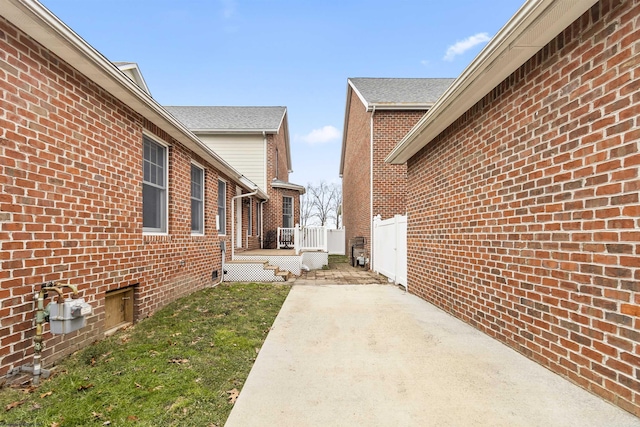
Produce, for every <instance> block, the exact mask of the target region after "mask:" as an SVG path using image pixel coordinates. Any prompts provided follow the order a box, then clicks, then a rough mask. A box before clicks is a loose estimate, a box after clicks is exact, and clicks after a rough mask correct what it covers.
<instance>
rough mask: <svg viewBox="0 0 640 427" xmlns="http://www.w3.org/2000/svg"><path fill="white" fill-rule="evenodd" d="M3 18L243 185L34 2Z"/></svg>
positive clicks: (12, 2) (6, 7) (15, 2)
mask: <svg viewBox="0 0 640 427" xmlns="http://www.w3.org/2000/svg"><path fill="white" fill-rule="evenodd" d="M2 15H3V16H4V17H5V18H6V19H7V20H8V21H9V22H11V23H12V24H13V25H15V26H16V27H18V28H20V29H21V30H22V31H24V32H25V33H26V34H28V35H29V36H30V37H32V38H33V39H34V40H36V41H37V42H38V43H40V44H41V45H42V46H44V47H46V48H47V49H49V50H50V51H51V52H53V53H54V54H55V55H57V56H58V57H60V58H61V59H62V60H64V61H66V62H67V63H69V64H72V66H73V67H74V68H75V69H76V70H78V71H79V72H80V73H82V74H84V75H85V76H86V77H87V78H89V79H91V80H92V81H93V82H95V83H96V84H98V85H99V86H100V87H102V88H103V89H104V90H106V91H107V92H108V93H110V94H111V95H112V96H114V97H115V98H116V99H118V100H120V101H121V102H123V103H124V104H125V105H128V106H129V107H130V108H131V109H133V110H134V111H136V112H138V113H139V114H140V115H142V116H143V117H145V118H146V119H148V120H149V121H151V122H152V123H154V124H156V125H157V126H158V127H160V128H161V129H162V130H164V131H165V132H167V133H168V134H169V135H170V136H171V137H172V138H174V139H175V140H176V141H179V142H180V143H182V144H184V145H185V146H186V147H188V148H189V149H191V150H192V151H193V152H194V153H196V154H197V155H199V156H201V157H202V158H203V159H205V160H207V161H208V162H209V163H211V164H212V165H213V166H214V167H216V168H217V169H218V170H219V171H220V172H222V173H224V174H225V175H227V176H228V177H229V178H231V179H234V180H235V181H237V182H238V183H239V184H242V183H241V182H240V177H241V176H242V174H241V173H240V172H238V171H237V170H235V169H234V168H233V167H232V166H231V165H229V164H228V163H227V162H225V161H224V160H223V159H222V158H221V157H220V156H218V155H217V154H216V153H215V152H213V151H212V150H211V149H209V148H208V147H207V146H206V145H204V144H203V143H202V141H200V140H199V139H198V137H197V136H196V135H195V134H193V133H192V132H190V131H189V129H187V128H186V127H185V126H184V125H183V124H182V123H181V122H179V121H178V120H176V119H175V118H174V117H173V116H172V115H171V114H170V113H169V112H168V111H166V110H165V109H164V108H163V107H162V106H161V105H160V104H158V103H157V102H156V101H155V100H154V99H153V98H152V97H151V96H150V95H149V94H147V93H146V92H144V90H143V89H142V88H140V87H139V86H138V85H137V84H136V83H134V82H133V81H131V79H129V78H128V77H127V76H126V75H124V73H122V72H121V71H120V70H119V69H118V67H116V65H114V64H113V63H112V62H111V61H109V60H108V59H107V58H105V57H104V56H103V55H102V54H101V53H100V52H98V51H97V50H95V49H94V48H93V47H92V46H90V45H89V44H88V43H87V42H85V41H84V40H83V39H82V38H81V37H80V36H78V35H77V34H76V33H75V32H74V31H73V30H71V29H70V28H69V27H68V26H67V25H65V24H64V23H63V22H62V21H61V20H60V19H58V18H57V17H56V16H55V15H54V14H52V13H51V12H50V11H49V10H48V9H47V8H45V7H44V6H43V5H42V4H40V3H39V2H37V1H35V0H5V1H4V3H3V11H2ZM242 185H243V186H244V184H242ZM248 188H250V187H247V189H248Z"/></svg>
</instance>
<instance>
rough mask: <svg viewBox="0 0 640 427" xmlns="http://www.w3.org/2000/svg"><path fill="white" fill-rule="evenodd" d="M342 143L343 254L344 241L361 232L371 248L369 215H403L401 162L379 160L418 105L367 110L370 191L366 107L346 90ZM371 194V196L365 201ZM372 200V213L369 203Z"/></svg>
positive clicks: (416, 115) (415, 116) (411, 120)
mask: <svg viewBox="0 0 640 427" xmlns="http://www.w3.org/2000/svg"><path fill="white" fill-rule="evenodd" d="M350 96H351V103H350V108H349V124H348V127H347V146H346V149H345V154H344V170H343V176H342V194H343V202H342V203H343V224H344V227H345V239H346V245H347V246H346V248H347V252H348V255H351V253H350V250H351V249H350V246H349V241H350V240H351V239H352V238H353V237H356V236H364V237H365V238H366V249H367V252H368V253H369V254H371V244H370V242H369V240H370V237H371V219H372V217H373V216H376V215H381V217H382V219H387V218H391V217H393V216H394V215H404V214H405V213H406V211H407V208H406V182H407V166H406V165H391V164H388V163H385V162H384V159H385V158H386V157H387V156H388V155H389V153H390V152H391V150H392V149H393V148H394V147H395V146H396V145H397V144H398V142H400V140H401V139H402V138H403V137H404V136H405V135H406V134H407V132H409V130H411V128H413V126H414V125H415V124H416V123H417V122H418V120H420V118H421V117H422V116H423V115H424V113H425V112H424V111H412V110H395V111H393V110H391V111H390V110H376V111H375V113H374V115H373V195H372V196H371V195H370V192H371V174H370V171H369V169H370V168H371V160H370V159H371V112H367V111H366V110H365V106H364V105H363V104H362V102H361V101H360V99H359V98H358V96H357V95H355V96H354V94H353V93H352V92H351V93H350ZM371 197H373V201H371ZM371 205H373V213H371V208H372V206H371Z"/></svg>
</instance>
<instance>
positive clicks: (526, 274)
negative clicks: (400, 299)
mask: <svg viewBox="0 0 640 427" xmlns="http://www.w3.org/2000/svg"><path fill="white" fill-rule="evenodd" d="M639 17H640V1H638V0H632V1H625V2H622V1H618V0H601V1H575V0H530V1H527V2H526V3H525V4H524V5H523V7H522V8H521V9H520V10H519V11H518V12H517V13H516V14H515V15H514V16H513V18H512V19H511V20H510V21H509V22H508V23H507V24H506V25H505V27H504V28H503V29H502V30H501V31H500V32H499V33H498V34H497V35H496V36H495V37H494V38H493V40H492V41H491V42H490V43H489V44H488V45H487V46H486V48H485V49H484V50H483V51H482V52H481V53H480V54H479V55H478V57H477V58H476V59H475V60H474V61H473V62H472V63H471V65H470V66H469V67H468V68H467V69H466V70H465V71H464V72H463V73H462V75H461V76H460V77H459V78H458V79H457V80H456V81H455V82H454V83H453V85H452V86H451V87H450V88H449V89H448V90H447V92H446V93H445V94H444V95H443V96H442V97H441V98H440V99H439V100H438V102H436V104H435V105H434V106H433V107H432V109H431V110H430V111H429V112H428V113H427V114H426V115H425V116H424V117H423V118H422V119H421V120H420V122H419V123H418V124H417V125H416V126H415V127H414V128H413V129H412V130H411V132H409V134H408V135H407V136H406V137H405V138H404V139H403V140H402V141H401V142H400V144H399V145H398V146H397V147H396V148H395V149H394V150H393V151H392V153H391V154H390V156H389V157H388V160H389V161H390V162H392V163H393V164H402V163H404V162H407V167H408V169H407V175H408V177H407V188H408V199H407V210H408V221H409V223H408V254H409V255H408V266H409V270H408V280H409V283H408V284H409V291H410V292H412V293H415V294H417V295H419V296H420V297H422V298H424V299H426V300H427V301H429V302H431V303H433V304H435V305H437V306H438V307H440V308H442V309H443V310H445V311H447V312H449V313H451V314H453V315H455V316H457V317H459V318H460V319H462V320H464V321H465V322H467V323H469V324H471V325H473V326H475V327H477V328H478V329H480V330H482V331H484V332H486V333H487V334H489V335H491V336H493V337H495V338H496V339H498V340H500V341H502V342H503V343H505V344H507V345H509V346H511V347H512V348H514V349H515V350H517V351H519V352H520V353H522V354H524V355H526V356H527V357H529V358H531V359H533V360H535V361H537V362H538V363H540V364H542V365H544V366H545V367H547V368H549V369H550V370H552V371H554V372H556V373H558V374H559V375H562V376H564V377H566V378H568V379H570V380H571V381H573V382H575V383H576V384H578V385H580V386H582V387H584V388H586V389H588V390H590V391H592V392H593V393H596V394H598V395H600V396H602V397H603V398H605V399H607V400H609V401H611V402H612V403H615V404H616V405H619V406H620V407H622V408H624V409H626V410H628V411H630V412H632V413H634V414H635V415H637V416H640V332H639V329H640V231H639V228H640V201H639V196H638V194H639V190H640V174H639V165H640V145H639V143H640V131H639V130H638V129H639V128H640V96H639V94H640V91H639V89H640V52H639V51H638V49H639V48H640V44H639V40H640V36H639V34H640V19H639Z"/></svg>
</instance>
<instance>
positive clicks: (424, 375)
mask: <svg viewBox="0 0 640 427" xmlns="http://www.w3.org/2000/svg"><path fill="white" fill-rule="evenodd" d="M318 273H319V272H318ZM367 274H371V273H367ZM298 280H300V279H298ZM306 280H307V281H306V282H300V283H299V282H298V281H296V284H295V285H294V287H293V289H292V290H291V293H290V294H289V297H288V298H287V300H286V302H285V304H284V306H283V307H282V310H281V312H280V314H279V315H278V317H277V319H276V321H275V323H274V325H273V329H272V331H271V332H270V333H269V336H268V337H267V340H266V342H265V344H264V346H263V348H262V349H261V351H260V353H259V355H258V358H257V360H256V363H255V365H254V367H253V369H252V371H251V373H250V375H249V378H248V379H247V382H246V384H245V385H244V387H243V389H242V391H241V393H240V397H239V398H238V400H237V402H236V404H235V407H234V409H233V411H232V412H231V415H230V417H229V419H228V421H227V423H226V425H227V426H228V427H245V426H296V427H298V426H323V427H324V426H510V427H511V426H545V427H547V426H581V427H584V426H640V419H638V418H636V417H634V416H633V415H631V414H629V413H627V412H625V411H623V410H621V409H619V408H617V407H614V406H613V405H611V404H609V403H607V402H605V401H603V400H602V399H600V398H599V397H597V396H594V395H592V394H590V393H589V392H587V391H585V390H583V389H581V388H579V387H577V386H575V385H573V384H571V383H570V382H568V381H566V380H564V379H563V378H561V377H559V376H557V375H556V374H554V373H552V372H550V371H548V370H546V369H545V368H543V367H542V366H540V365H538V364H536V363H534V362H532V361H530V360H529V359H527V358H525V357H523V356H521V355H520V354H518V353H516V352H515V351H513V350H511V349H509V348H508V347H506V346H504V345H502V344H501V343H499V342H497V341H495V340H493V339H491V338H490V337H488V336H486V335H484V334H482V333H481V332H479V331H477V330H475V329H474V328H472V327H470V326H468V325H466V324H464V323H462V322H460V321H458V320H457V319H455V318H453V317H451V316H449V315H447V314H446V313H444V312H442V311H440V310H438V309H436V308H435V307H433V306H432V305H430V304H428V303H426V302H425V301H423V300H421V299H419V298H417V297H415V296H413V295H410V294H408V293H405V292H404V291H402V290H401V289H399V288H397V287H396V286H392V285H380V284H377V285H369V286H362V285H322V284H319V285H316V286H304V285H303V284H304V283H306V284H307V285H309V284H311V283H312V282H313V281H312V280H309V279H306ZM315 283H316V284H318V283H321V282H319V281H318V280H316V281H315Z"/></svg>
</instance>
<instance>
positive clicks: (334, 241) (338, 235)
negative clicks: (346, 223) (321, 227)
mask: <svg viewBox="0 0 640 427" xmlns="http://www.w3.org/2000/svg"><path fill="white" fill-rule="evenodd" d="M327 246H328V248H329V249H328V250H329V255H346V251H345V242H344V228H340V229H338V230H327Z"/></svg>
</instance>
